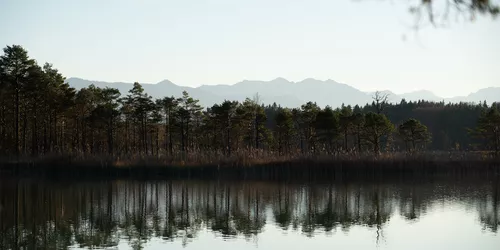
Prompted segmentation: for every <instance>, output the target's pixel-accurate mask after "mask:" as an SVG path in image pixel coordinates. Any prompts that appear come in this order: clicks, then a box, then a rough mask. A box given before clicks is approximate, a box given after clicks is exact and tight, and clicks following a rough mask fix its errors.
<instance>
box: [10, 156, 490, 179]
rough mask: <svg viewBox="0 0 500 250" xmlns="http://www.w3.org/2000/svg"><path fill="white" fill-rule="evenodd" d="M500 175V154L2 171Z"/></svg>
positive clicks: (46, 165)
mask: <svg viewBox="0 0 500 250" xmlns="http://www.w3.org/2000/svg"><path fill="white" fill-rule="evenodd" d="M470 175H472V176H480V177H484V178H489V177H499V176H500V159H498V158H490V159H472V158H470V159H450V158H446V159H445V158H423V157H422V156H417V157H414V156H411V157H410V156H409V157H392V158H388V157H385V158H384V157H380V158H374V157H372V158H368V157H366V158H362V157H358V158H345V157H338V158H334V157H330V158H326V157H324V158H320V157H304V158H294V159H293V158H291V159H274V160H272V159H269V160H265V159H259V160H258V161H257V160H255V161H252V160H247V161H237V160H233V161H228V160H226V161H219V162H211V163H197V164H195V163H190V164H185V163H184V162H181V163H179V162H175V161H172V160H170V161H167V160H166V159H151V158H150V159H141V160H135V161H127V162H124V161H117V160H113V159H102V158H94V159H92V160H75V159H74V158H71V157H66V158H64V157H59V158H52V159H50V160H48V159H39V160H38V161H23V162H19V163H16V162H13V161H11V162H0V176H3V177H4V176H10V177H12V176H13V177H49V178H52V177H55V178H63V177H68V178H93V177H95V178H101V177H103V178H180V179H235V180H239V179H241V180H342V179H380V178H383V179H386V178H429V177H433V176H446V177H453V176H455V177H460V176H470Z"/></svg>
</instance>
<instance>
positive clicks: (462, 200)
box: [0, 180, 500, 249]
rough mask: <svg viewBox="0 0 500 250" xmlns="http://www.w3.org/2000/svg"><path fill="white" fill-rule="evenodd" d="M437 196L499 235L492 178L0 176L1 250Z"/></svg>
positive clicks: (190, 237)
mask: <svg viewBox="0 0 500 250" xmlns="http://www.w3.org/2000/svg"><path fill="white" fill-rule="evenodd" d="M434 203H441V204H445V203H446V204H448V203H453V204H460V206H464V208H465V209H467V211H469V213H471V214H474V216H476V217H477V220H478V223H480V225H481V226H482V228H483V230H487V231H489V232H492V233H495V234H496V233H497V231H498V226H499V224H500V222H499V215H500V212H499V205H500V204H499V203H500V185H499V182H498V181H492V182H479V183H476V182H461V183H457V182H439V183H397V184H394V183H390V184H389V183H386V184H383V183H374V184H362V183H330V184H316V185H313V184H308V185H303V184H302V185H300V184H285V183H259V182H194V181H154V182H135V181H107V182H80V183H70V182H68V183H64V182H58V183H52V182H43V181H33V180H21V181H14V180H2V181H1V182H0V249H19V248H27V249H38V248H42V249H65V248H69V247H70V246H77V247H80V248H92V247H113V246H117V245H118V244H119V242H120V241H124V240H125V241H126V242H127V244H128V245H129V246H131V247H133V248H141V247H142V246H144V244H145V243H147V242H148V241H150V240H151V239H152V238H156V239H161V240H162V241H174V240H179V241H181V242H182V244H183V245H184V246H186V245H188V244H189V242H192V241H195V240H196V238H197V236H198V234H199V233H200V232H202V231H205V230H209V231H210V232H213V233H214V234H215V237H224V238H232V237H235V236H242V237H245V238H247V239H251V238H252V237H255V236H256V235H258V234H260V233H261V232H262V230H263V228H264V226H265V225H266V223H267V224H272V225H274V226H275V227H277V228H280V230H283V231H288V230H293V231H297V232H301V233H302V234H303V235H305V236H307V237H313V236H315V235H317V234H325V233H326V234H334V233H335V232H336V231H337V230H341V231H343V232H349V231H350V230H351V228H353V227H368V228H373V229H374V230H375V231H376V236H375V238H374V239H373V240H374V241H378V240H379V238H380V237H383V234H384V225H385V224H386V223H387V222H388V221H389V220H390V219H391V217H393V216H401V217H402V218H404V219H405V220H406V221H408V222H412V221H418V220H419V219H420V218H422V217H423V216H425V214H426V212H427V210H428V209H429V208H430V207H432V206H433V204H434Z"/></svg>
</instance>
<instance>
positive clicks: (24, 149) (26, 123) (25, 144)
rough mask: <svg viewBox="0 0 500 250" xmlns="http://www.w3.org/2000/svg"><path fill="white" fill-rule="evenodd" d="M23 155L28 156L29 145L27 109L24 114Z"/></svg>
mask: <svg viewBox="0 0 500 250" xmlns="http://www.w3.org/2000/svg"><path fill="white" fill-rule="evenodd" d="M23 113H24V114H23V154H26V152H27V143H26V132H27V127H28V118H27V114H26V113H27V112H26V109H25V110H24V112H23Z"/></svg>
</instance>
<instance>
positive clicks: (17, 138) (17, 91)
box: [15, 78, 20, 162]
mask: <svg viewBox="0 0 500 250" xmlns="http://www.w3.org/2000/svg"><path fill="white" fill-rule="evenodd" d="M15 91H16V114H15V119H16V121H15V130H16V132H15V134H16V157H17V161H18V162H19V102H20V101H19V92H20V90H19V79H17V78H16V87H15Z"/></svg>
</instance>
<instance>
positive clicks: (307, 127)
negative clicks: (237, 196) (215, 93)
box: [0, 45, 500, 159]
mask: <svg viewBox="0 0 500 250" xmlns="http://www.w3.org/2000/svg"><path fill="white" fill-rule="evenodd" d="M318 91H319V90H318ZM164 95H165V98H162V99H157V100H154V99H153V98H152V97H150V96H149V95H147V94H146V93H145V92H144V90H143V88H142V86H141V84H139V83H137V82H136V83H134V85H133V86H131V89H130V91H129V92H128V93H120V92H119V91H118V90H117V89H113V88H97V87H95V86H93V85H91V86H89V87H87V88H83V89H80V90H78V91H77V90H75V89H74V88H71V87H70V86H69V85H68V84H67V83H65V78H64V77H63V75H62V74H61V73H60V72H59V71H58V70H57V69H55V68H54V67H53V66H52V65H51V64H49V63H46V64H44V65H43V66H39V65H38V64H37V62H36V61H35V60H34V59H31V58H30V57H29V56H28V52H27V51H26V50H25V49H24V48H23V47H21V46H19V45H12V46H7V47H6V48H4V49H3V55H1V57H0V155H1V156H2V157H3V158H5V159H9V158H10V159H12V158H13V157H16V156H17V157H20V156H21V157H39V156H42V155H84V156H85V155H95V156H109V155H112V156H117V157H119V156H122V157H133V156H157V157H158V156H180V157H185V156H193V155H196V156H199V157H202V156H203V155H211V156H217V157H228V156H232V155H235V154H245V155H247V156H260V155H264V154H266V155H275V156H286V155H321V154H325V155H333V154H356V153H361V152H363V153H370V154H374V155H378V154H380V153H383V152H395V151H401V152H405V151H408V152H414V151H423V150H429V151H430V150H432V151H450V150H454V151H472V150H474V151H476V150H484V151H486V150H491V151H494V152H496V153H498V150H499V145H500V114H499V112H498V108H499V106H500V105H499V104H498V103H493V104H490V105H488V104H487V103H485V102H481V103H443V102H428V101H424V100H422V101H418V102H407V101H405V100H402V101H401V102H400V103H388V102H387V101H386V100H387V98H386V96H383V95H380V94H377V95H375V96H374V98H373V99H374V100H373V102H372V103H369V104H366V105H364V106H354V107H351V106H344V105H343V106H341V107H328V106H327V107H319V106H318V105H316V104H315V103H314V102H313V101H311V102H307V103H305V104H303V105H302V106H301V107H297V108H284V107H280V106H279V104H276V103H274V104H267V105H265V104H262V103H260V102H259V98H258V95H256V96H254V97H252V98H247V99H246V100H245V101H243V102H238V101H230V100H227V101H224V102H223V103H218V104H214V105H213V106H212V107H201V106H200V105H199V104H198V100H196V99H193V98H192V97H190V96H189V93H187V92H184V93H183V94H182V96H180V97H174V96H171V93H164Z"/></svg>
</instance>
